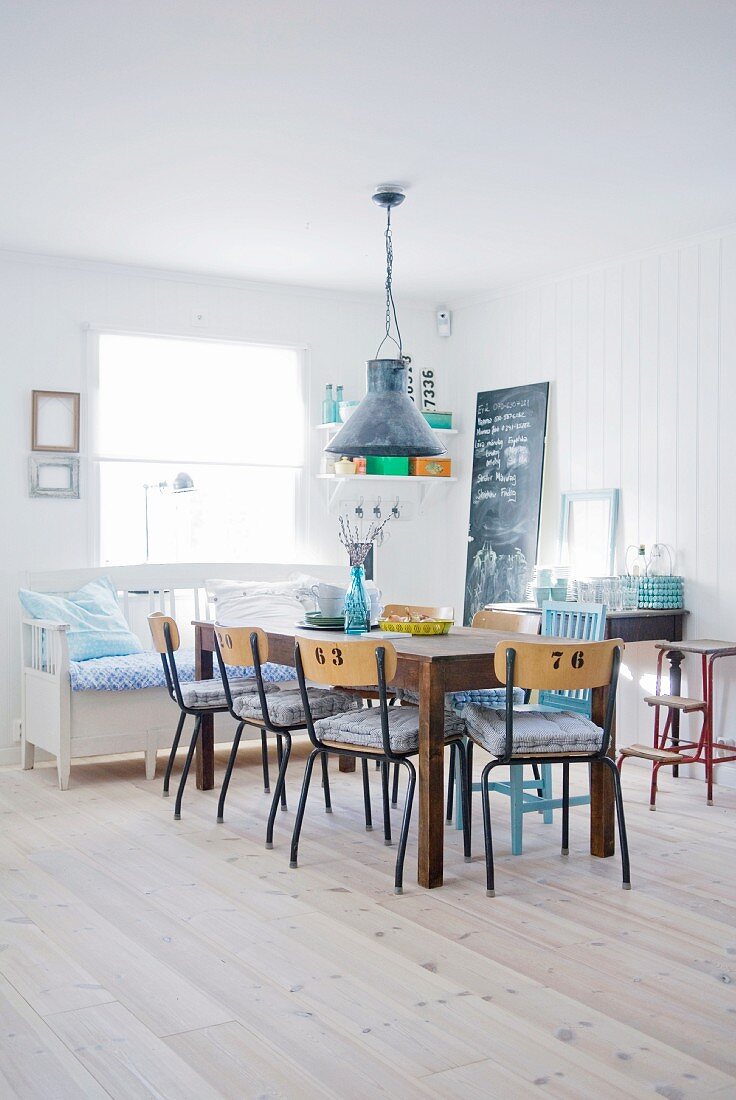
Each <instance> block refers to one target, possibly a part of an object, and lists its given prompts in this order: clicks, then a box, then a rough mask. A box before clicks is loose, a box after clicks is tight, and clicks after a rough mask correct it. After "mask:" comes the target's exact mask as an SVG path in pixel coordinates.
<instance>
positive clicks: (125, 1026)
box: [48, 1002, 222, 1100]
mask: <svg viewBox="0 0 736 1100" xmlns="http://www.w3.org/2000/svg"><path fill="white" fill-rule="evenodd" d="M48 1023H49V1025H50V1027H51V1028H53V1030H54V1031H55V1032H56V1034H57V1035H58V1036H59V1038H60V1039H61V1040H62V1041H63V1042H64V1043H65V1044H66V1045H67V1046H68V1047H69V1049H70V1050H72V1051H73V1052H74V1054H75V1056H76V1057H77V1058H78V1059H79V1061H80V1062H81V1063H82V1065H84V1066H86V1068H87V1069H88V1070H89V1071H90V1073H92V1074H93V1075H94V1077H95V1078H97V1080H98V1081H99V1082H100V1084H101V1085H102V1086H103V1087H104V1088H105V1090H106V1091H107V1092H108V1093H109V1094H110V1096H114V1097H116V1098H120V1100H148V1098H149V1097H152V1096H155V1097H159V1096H171V1097H177V1100H218V1098H219V1097H221V1096H222V1093H221V1092H220V1091H219V1089H218V1088H217V1087H216V1082H215V1081H212V1082H208V1081H207V1080H206V1079H205V1078H204V1077H202V1076H201V1075H200V1074H199V1073H198V1072H196V1070H195V1069H194V1068H193V1067H192V1066H191V1065H190V1064H188V1063H187V1062H185V1061H184V1060H183V1059H182V1058H180V1057H179V1055H178V1054H177V1053H176V1052H175V1051H174V1050H172V1049H171V1048H170V1047H169V1046H167V1045H166V1043H164V1042H162V1040H161V1039H159V1038H157V1037H156V1036H155V1035H154V1034H153V1033H152V1032H151V1031H149V1029H148V1028H147V1027H145V1026H144V1025H143V1024H142V1023H140V1021H139V1020H137V1019H136V1017H135V1016H134V1015H133V1014H132V1012H129V1011H128V1009H127V1008H124V1007H123V1005H121V1004H119V1003H118V1002H113V1003H111V1004H106V1005H94V1006H93V1007H91V1008H80V1009H74V1010H73V1011H71V1012H58V1013H56V1014H55V1015H53V1016H50V1017H49V1018H48Z"/></svg>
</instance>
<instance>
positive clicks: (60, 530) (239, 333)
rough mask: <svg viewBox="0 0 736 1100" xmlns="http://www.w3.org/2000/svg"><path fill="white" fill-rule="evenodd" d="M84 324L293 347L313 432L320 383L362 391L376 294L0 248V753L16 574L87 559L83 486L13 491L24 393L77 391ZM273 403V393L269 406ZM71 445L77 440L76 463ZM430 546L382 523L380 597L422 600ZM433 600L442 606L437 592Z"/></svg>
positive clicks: (314, 485) (410, 322)
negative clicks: (53, 491) (420, 552)
mask: <svg viewBox="0 0 736 1100" xmlns="http://www.w3.org/2000/svg"><path fill="white" fill-rule="evenodd" d="M195 310H204V311H205V313H206V315H207V319H208V324H207V326H206V327H205V328H202V327H195V326H193V325H192V323H191V322H192V315H193V313H194V311H195ZM86 324H92V325H95V326H101V327H109V328H114V329H121V330H127V331H132V332H150V333H166V334H173V335H192V336H200V337H201V336H208V335H211V336H219V337H225V338H231V339H242V340H251V341H255V342H264V343H275V344H278V343H284V344H288V345H299V346H304V347H306V348H307V349H308V363H309V372H310V402H311V408H310V418H311V423H312V424H317V423H318V422H319V420H320V402H321V398H322V395H323V388H324V384H325V382H328V381H331V382H335V383H337V382H342V383H343V384H344V385H345V390H346V396H360V395H361V394H362V393H363V392H364V373H365V367H364V361H365V359H367V358H370V357H371V356H372V355H373V354H374V352H375V348H376V345H377V343H378V339H379V337H380V331H381V327H382V324H383V304H382V302H381V300H380V298H379V297H378V296H377V297H375V298H372V297H359V296H346V295H342V296H341V295H339V294H329V293H321V292H314V291H309V290H303V291H302V290H298V289H289V288H269V287H265V286H262V287H255V286H252V285H247V284H243V283H238V282H237V281H235V280H225V279H222V280H217V279H206V278H202V279H197V278H194V277H187V276H179V275H175V274H167V273H160V272H153V271H145V270H134V269H126V268H122V267H115V266H110V265H97V264H88V263H74V262H62V261H52V260H48V261H44V260H40V259H38V258H32V257H23V256H11V255H1V254H0V372H1V375H0V377H1V379H2V383H1V384H2V401H1V402H0V469H2V489H3V503H4V509H5V515H6V524H7V526H6V530H5V532H4V537H3V538H2V540H1V541H0V569H1V570H2V577H1V580H2V584H1V586H0V600H1V601H2V608H0V614H1V616H2V617H1V620H0V629H1V631H2V633H1V634H0V669H1V670H2V672H0V753H1V752H2V748H3V747H4V746H7V745H8V744H9V743H10V740H11V721H12V719H14V718H16V717H18V716H19V713H20V703H19V694H18V661H19V657H18V647H17V637H18V626H17V599H16V595H15V592H16V589H17V587H18V579H19V575H20V574H21V573H22V572H24V571H27V570H29V571H33V570H47V569H64V568H71V567H74V566H80V565H87V564H89V565H92V564H96V563H94V562H91V561H89V556H88V525H89V523H90V522H94V516H93V515H91V511H90V510H91V501H90V493H89V491H88V487H87V484H86V481H85V480H83V482H82V497H81V499H80V500H79V501H58V500H31V499H29V497H28V492H27V462H28V455H29V453H30V394H31V390H32V389H61V390H82V391H83V390H84V378H85V346H86V333H85V328H84V326H85V325H86ZM401 324H402V330H403V333H404V338H405V347H406V350H407V351H408V352H409V353H410V354H411V355H412V356H413V358H414V362H415V363H416V364H417V365H418V366H435V367H436V366H437V362H438V359H439V356H440V354H441V352H442V350H443V348H442V342H441V340H440V339H439V338H438V337H437V336H436V334H435V327H434V315H433V312H432V311H431V310H430V309H428V308H426V309H425V308H421V307H411V306H408V307H407V306H404V307H402V310H401ZM142 399H143V395H142ZM277 405H278V394H274V410H275V411H276V410H277ZM134 430H135V429H134V426H133V425H132V426H131V431H134ZM243 430H244V431H246V430H247V422H244V424H243ZM277 432H278V425H277V423H276V422H274V433H275V435H276V434H277ZM309 443H310V453H309V462H310V469H311V471H312V472H316V471H317V470H318V469H319V458H320V453H321V447H322V446H323V445H324V440H323V439H322V437H321V435H320V434H319V433H316V432H310V438H309ZM277 446H278V443H277V442H275V443H274V447H275V448H276V447H277ZM85 447H86V437H85V434H84V433H83V438H82V452H83V455H84V449H85ZM307 486H308V490H309V505H310V507H309V530H308V541H309V544H310V548H311V549H312V552H313V553H312V557H313V560H322V561H330V560H332V561H336V562H339V561H342V560H343V552H342V550H341V548H340V547H339V544H338V543H337V539H336V530H337V520H336V517H335V515H328V513H327V509H326V500H327V492H328V489H327V486H326V485H325V484H324V483H320V482H318V481H317V480H316V479H315V478H314V477H312V476H309V477H308V478H307ZM416 488H418V487H415V489H416ZM448 488H449V487H448ZM415 540H417V541H415ZM441 542H442V534H441V529H440V528H439V527H438V525H437V524H433V523H432V520H431V513H427V515H426V517H425V518H420V519H418V520H417V521H416V522H411V523H404V524H397V525H395V527H394V531H393V532H392V534H391V537H390V538H389V540H388V541H387V542H386V543H385V544H384V547H383V549H382V553H381V562H380V566H381V571H382V575H383V577H384V578H385V580H386V582H387V594H388V595H390V596H392V597H395V598H397V599H406V600H415V601H420V600H421V601H422V602H426V601H427V599H428V598H429V597H430V595H431V593H432V592H433V591H435V589H436V588H437V587H438V586H439V585H440V578H441V575H442V569H441V564H440V563H441V561H442V555H443V549H442V546H441ZM417 544H420V545H422V546H423V547H424V561H423V563H422V567H421V570H420V569H419V567H418V565H417V563H416V562H415V560H414V554H413V553H412V547H413V546H414V545H417ZM435 546H436V547H437V553H435V552H434V548H435ZM437 599H438V600H441V599H444V595H443V593H442V592H441V591H440V592H439V594H438V596H437Z"/></svg>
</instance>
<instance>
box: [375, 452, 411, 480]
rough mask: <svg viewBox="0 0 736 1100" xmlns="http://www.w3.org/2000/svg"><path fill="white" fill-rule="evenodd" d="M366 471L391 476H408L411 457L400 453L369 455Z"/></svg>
mask: <svg viewBox="0 0 736 1100" xmlns="http://www.w3.org/2000/svg"><path fill="white" fill-rule="evenodd" d="M365 472H366V473H367V474H383V475H384V476H387V475H390V476H391V477H408V476H409V459H408V458H401V457H399V456H398V455H385V456H384V455H368V457H367V458H366V460H365Z"/></svg>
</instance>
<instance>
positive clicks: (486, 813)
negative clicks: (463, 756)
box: [480, 760, 496, 898]
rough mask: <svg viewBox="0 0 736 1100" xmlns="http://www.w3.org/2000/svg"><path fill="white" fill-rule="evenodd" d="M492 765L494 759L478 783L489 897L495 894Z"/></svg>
mask: <svg viewBox="0 0 736 1100" xmlns="http://www.w3.org/2000/svg"><path fill="white" fill-rule="evenodd" d="M494 765H495V761H494V760H491V761H490V762H489V763H488V764H486V766H485V768H484V769H483V774H482V776H481V784H480V787H481V798H482V800H483V837H484V840H485V846H486V894H487V896H488V897H489V898H492V897H495V894H496V890H495V880H494V869H493V833H492V830H491V792H490V791H489V790H488V776H489V774H490V772H491V770H492V769H493V767H494Z"/></svg>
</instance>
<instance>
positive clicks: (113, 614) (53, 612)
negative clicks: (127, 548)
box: [18, 577, 143, 661]
mask: <svg viewBox="0 0 736 1100" xmlns="http://www.w3.org/2000/svg"><path fill="white" fill-rule="evenodd" d="M18 595H19V596H20V602H21V603H22V604H23V607H24V608H25V609H26V611H27V612H28V614H29V615H30V616H31V617H32V618H34V619H52V620H54V621H55V622H61V623H69V626H70V629H69V631H68V632H67V640H68V643H69V660H70V661H89V660H91V659H92V658H93V657H124V656H126V655H127V654H128V653H142V652H143V646H142V645H141V642H140V640H139V639H138V638H137V637H136V636H135V634H133V633H132V632H131V630H130V628H129V627H128V624H127V623H126V621H125V618H124V616H123V613H122V611H121V610H120V607H119V606H118V601H117V596H116V595H115V589H114V588H113V585H112V582H111V581H109V580H108V578H107V577H98V578H97V580H94V581H90V582H89V584H85V585H84V587H83V588H80V589H79V591H78V592H66V593H64V594H63V595H54V594H52V593H50V592H31V591H30V589H28V588H21V590H20V591H19V593H18Z"/></svg>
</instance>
